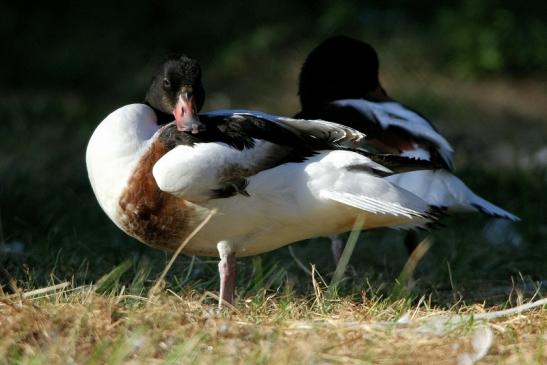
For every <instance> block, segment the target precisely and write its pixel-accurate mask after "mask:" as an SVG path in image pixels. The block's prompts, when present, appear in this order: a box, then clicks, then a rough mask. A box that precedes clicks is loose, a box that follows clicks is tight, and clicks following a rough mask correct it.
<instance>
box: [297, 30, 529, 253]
mask: <svg viewBox="0 0 547 365" xmlns="http://www.w3.org/2000/svg"><path fill="white" fill-rule="evenodd" d="M378 70H379V60H378V55H377V53H376V51H375V50H374V49H373V48H372V47H371V46H370V45H369V44H367V43H364V42H361V41H359V40H356V39H353V38H350V37H346V36H336V37H332V38H329V39H327V40H325V41H324V42H323V43H321V44H320V45H319V46H317V47H316V48H315V49H313V50H312V51H311V52H310V54H309V55H308V57H307V58H306V60H305V62H304V64H303V66H302V69H301V72H300V78H299V91H298V93H299V97H300V103H301V106H302V110H301V111H300V112H299V113H298V114H297V115H296V116H295V117H296V118H305V119H310V118H311V119H316V118H319V119H324V120H328V121H331V122H336V123H341V124H344V125H347V126H350V127H352V128H354V129H357V130H359V131H361V132H363V133H365V134H366V135H367V142H368V144H369V145H371V146H373V147H374V148H376V150H377V151H378V152H381V153H391V154H398V155H401V156H409V157H414V158H418V159H424V160H428V161H431V163H432V164H434V165H435V166H438V167H440V169H437V170H428V171H414V172H408V173H401V174H396V175H392V176H390V177H387V180H389V181H390V182H392V183H394V184H396V185H397V186H399V187H402V188H404V189H406V190H408V191H410V192H412V193H414V194H415V195H417V196H419V197H420V198H422V199H423V200H425V201H426V202H428V203H429V204H431V205H434V206H438V207H444V208H447V210H448V211H449V212H456V211H479V212H481V213H484V214H486V215H489V216H492V217H500V218H505V219H509V220H513V221H516V220H519V218H518V217H516V216H515V215H514V214H512V213H510V212H508V211H506V210H504V209H501V208H500V207H498V206H496V205H494V204H492V203H490V202H488V201H486V200H485V199H483V198H481V197H480V196H478V195H477V194H475V193H474V192H473V191H471V190H470V189H469V188H468V187H467V186H466V185H465V184H464V183H463V182H462V181H461V180H460V179H459V178H458V177H456V176H455V175H454V174H453V173H452V170H453V167H454V162H453V153H454V150H453V148H452V146H451V145H450V143H449V142H448V141H447V140H446V139H445V138H444V137H443V136H442V135H441V134H439V132H438V131H437V130H436V129H435V127H434V126H433V124H432V123H431V122H430V121H429V120H427V119H426V118H425V117H423V116H422V115H420V114H419V113H418V112H416V111H414V110H412V109H410V108H408V107H406V106H404V105H402V104H401V103H398V102H397V101H395V100H393V99H392V98H390V97H389V95H388V94H387V92H386V91H385V89H384V88H383V87H382V85H381V83H380V80H379V76H378ZM333 244H334V243H333ZM407 247H408V248H409V250H412V249H413V247H415V244H414V243H410V245H407ZM339 250H340V248H339V246H338V248H333V251H334V255H335V259H336V256H338V255H339V254H340V252H339Z"/></svg>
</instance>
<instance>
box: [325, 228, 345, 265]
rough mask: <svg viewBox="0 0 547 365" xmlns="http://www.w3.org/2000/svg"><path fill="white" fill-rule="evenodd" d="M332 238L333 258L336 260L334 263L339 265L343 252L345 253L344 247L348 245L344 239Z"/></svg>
mask: <svg viewBox="0 0 547 365" xmlns="http://www.w3.org/2000/svg"><path fill="white" fill-rule="evenodd" d="M329 238H330V243H331V245H330V249H331V251H332V256H333V258H334V263H335V264H336V265H338V262H339V261H340V257H342V251H344V246H345V245H346V244H345V242H344V241H343V240H342V238H341V237H340V236H338V235H336V236H329Z"/></svg>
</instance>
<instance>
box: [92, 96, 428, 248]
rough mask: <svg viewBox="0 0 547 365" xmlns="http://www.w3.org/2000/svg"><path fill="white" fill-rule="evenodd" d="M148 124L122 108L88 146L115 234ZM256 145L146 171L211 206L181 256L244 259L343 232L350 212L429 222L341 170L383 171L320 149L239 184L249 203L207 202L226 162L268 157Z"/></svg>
mask: <svg viewBox="0 0 547 365" xmlns="http://www.w3.org/2000/svg"><path fill="white" fill-rule="evenodd" d="M155 120H156V119H155V115H154V113H153V112H152V110H151V109H150V108H149V107H147V106H146V105H139V104H133V105H129V106H126V107H122V108H120V109H118V110H117V111H115V112H113V113H112V114H110V115H109V116H108V117H107V118H106V119H105V120H104V121H103V122H102V123H101V124H100V125H99V127H97V129H96V131H95V133H94V134H93V136H92V137H91V140H90V142H89V145H88V149H87V156H86V159H87V167H88V173H89V178H90V181H91V184H92V186H93V190H94V192H95V195H96V196H97V199H98V200H99V203H100V205H101V207H102V208H103V209H104V210H105V212H106V213H107V214H108V216H109V217H110V218H111V219H112V220H113V221H114V222H116V224H117V225H118V226H120V227H121V224H120V221H121V219H122V217H121V214H122V212H121V211H120V209H119V207H118V205H117V204H118V203H117V202H118V200H119V198H120V196H121V194H122V193H123V190H124V186H125V184H127V181H128V179H129V178H130V177H131V175H132V173H133V171H134V170H135V168H136V166H137V164H138V161H139V160H140V158H141V157H142V156H143V154H144V153H145V152H146V151H147V150H148V149H149V148H150V146H151V144H152V143H154V142H155V139H156V138H157V133H156V131H157V130H158V127H157V126H156V125H155ZM308 127H309V125H308ZM255 142H256V143H255V146H254V148H251V149H244V150H237V149H234V148H231V147H229V146H228V145H226V144H223V143H197V144H195V145H194V146H193V147H190V146H183V145H181V146H177V147H175V148H174V149H172V150H171V151H170V152H168V153H167V154H166V155H164V156H163V157H162V158H161V159H160V160H159V161H158V162H157V163H156V165H155V166H154V169H153V175H154V178H155V180H156V182H157V184H158V186H159V187H160V188H161V189H162V190H163V191H165V192H168V193H170V194H173V195H176V196H179V197H182V198H184V199H185V200H188V201H190V202H191V203H193V205H194V206H196V209H197V211H199V212H203V214H205V212H206V211H208V210H209V209H213V208H216V209H218V213H217V214H216V215H215V216H214V217H213V218H212V219H211V221H210V222H209V223H208V225H207V226H206V227H205V228H204V229H203V230H202V231H200V232H199V233H198V234H197V235H196V236H195V238H194V239H193V240H192V241H191V242H190V243H189V244H188V245H187V246H186V248H185V250H184V252H185V253H187V254H193V255H207V256H217V255H218V253H217V243H218V242H220V241H227V242H230V245H231V247H233V249H234V250H235V252H236V255H238V256H246V255H253V254H257V253H260V252H265V251H269V250H273V249H275V248H278V247H280V246H283V245H286V244H289V243H291V242H294V241H298V240H301V239H306V238H311V237H316V236H324V235H328V234H333V233H339V232H343V231H347V230H349V229H351V227H352V225H353V222H354V220H355V218H356V217H357V215H359V214H365V228H373V227H398V226H409V225H410V226H421V225H425V224H426V223H428V222H430V221H431V217H430V216H429V215H428V213H427V212H428V210H429V208H430V207H429V205H428V204H427V203H425V202H424V201H423V200H421V199H420V198H418V197H416V196H415V195H413V194H412V193H409V192H408V191H406V190H404V189H401V188H398V187H396V186H394V185H393V184H391V183H389V182H388V181H387V180H385V179H383V178H380V177H376V176H373V175H372V174H370V173H368V172H365V171H354V170H351V169H349V170H348V169H347V167H348V166H349V165H352V164H356V163H358V164H361V165H366V166H370V167H373V168H375V169H384V170H386V169H385V168H384V167H382V166H380V165H378V164H377V163H375V162H373V161H371V160H370V159H368V158H367V157H365V156H362V155H360V154H357V153H354V152H348V151H323V152H319V153H318V154H317V155H315V156H313V157H311V158H309V159H307V160H306V161H304V162H294V163H285V164H282V165H279V166H277V167H274V168H270V169H267V170H263V171H261V172H259V173H257V174H255V175H253V176H250V177H247V180H248V185H247V187H246V191H247V193H248V194H249V196H244V195H241V194H238V195H235V196H233V197H230V198H222V199H210V198H208V197H207V192H208V191H210V190H211V188H215V187H216V186H217V184H218V180H219V176H220V175H221V174H222V171H223V169H224V168H225V167H226V166H227V165H230V164H239V165H243V166H245V165H249V164H252V163H253V161H254V160H255V159H257V158H260V155H261V154H267V153H268V152H269V151H270V148H269V147H271V146H268V145H269V144H270V145H271V143H269V142H265V141H263V140H256V141H255ZM197 223H199V222H196V224H197Z"/></svg>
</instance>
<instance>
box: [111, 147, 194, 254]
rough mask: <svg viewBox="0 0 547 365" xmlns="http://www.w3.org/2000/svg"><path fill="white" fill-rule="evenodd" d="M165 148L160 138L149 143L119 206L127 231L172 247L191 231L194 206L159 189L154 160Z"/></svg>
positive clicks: (157, 244)
mask: <svg viewBox="0 0 547 365" xmlns="http://www.w3.org/2000/svg"><path fill="white" fill-rule="evenodd" d="M167 152H168V150H167V148H166V147H165V145H164V144H163V143H161V142H160V141H158V140H156V141H154V142H153V143H152V145H151V147H150V149H149V150H148V152H147V153H146V154H145V155H144V156H143V157H142V159H141V161H140V162H139V164H138V165H137V168H136V170H135V172H134V173H133V176H132V177H131V178H130V179H129V182H128V184H127V188H126V189H125V190H124V192H123V194H122V196H121V198H120V200H119V207H120V212H121V225H122V226H123V229H124V231H125V232H126V233H127V234H129V235H130V236H132V237H135V238H136V239H138V240H139V241H141V242H143V243H145V244H147V245H150V246H153V247H156V248H162V249H168V250H174V249H176V248H177V247H178V245H179V244H180V242H182V240H183V239H184V238H185V237H186V236H187V235H188V233H189V232H190V230H191V228H192V222H194V221H195V209H194V208H193V206H192V205H191V204H189V203H188V202H186V201H185V200H184V199H182V198H178V197H176V196H174V195H171V194H168V193H165V192H163V191H161V190H160V189H159V187H158V185H157V184H156V180H155V179H154V176H152V168H153V167H154V164H155V163H156V162H157V161H158V160H159V159H160V158H161V157H162V156H163V155H165V153H167Z"/></svg>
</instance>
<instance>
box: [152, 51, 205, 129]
mask: <svg viewBox="0 0 547 365" xmlns="http://www.w3.org/2000/svg"><path fill="white" fill-rule="evenodd" d="M145 102H146V103H147V104H148V105H150V106H151V107H152V108H154V109H155V110H156V111H157V112H159V113H161V114H163V115H159V116H158V120H159V121H160V122H163V123H165V122H168V121H171V120H173V119H172V117H171V116H174V118H175V121H176V124H177V128H178V129H179V130H181V131H193V132H197V130H198V129H202V128H203V125H202V124H201V122H200V121H199V118H198V114H197V113H198V112H199V111H200V110H201V108H202V107H203V103H204V102H205V90H204V89H203V85H202V83H201V67H200V65H199V63H198V62H197V61H196V60H194V59H193V58H190V57H188V56H186V55H178V56H170V57H169V58H168V59H167V60H166V61H165V62H164V63H163V64H162V66H161V67H160V69H159V70H158V71H157V72H156V74H155V76H154V78H153V79H152V82H151V83H150V87H149V88H148V92H147V93H146V98H145Z"/></svg>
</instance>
